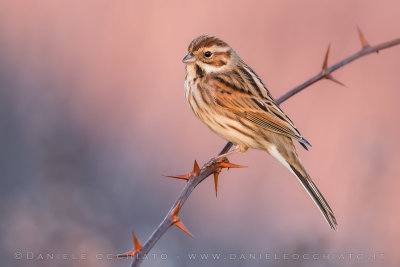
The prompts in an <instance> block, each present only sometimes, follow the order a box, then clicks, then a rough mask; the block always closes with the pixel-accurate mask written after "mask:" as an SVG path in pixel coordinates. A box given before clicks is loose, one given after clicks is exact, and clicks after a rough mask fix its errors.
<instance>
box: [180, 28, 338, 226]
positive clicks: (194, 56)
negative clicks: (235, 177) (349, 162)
mask: <svg viewBox="0 0 400 267" xmlns="http://www.w3.org/2000/svg"><path fill="white" fill-rule="evenodd" d="M188 51H189V53H188V54H187V55H186V56H185V58H184V59H183V62H184V63H186V81H185V97H186V99H187V100H188V102H189V104H190V107H191V108H192V110H193V112H194V113H195V114H196V116H197V117H198V118H199V119H200V120H202V121H203V122H204V123H205V124H206V125H207V126H208V127H209V128H210V129H211V130H213V131H214V132H215V133H217V134H218V135H220V136H221V137H223V138H225V139H226V140H228V141H231V142H232V143H234V144H235V145H236V148H235V149H234V150H232V151H230V152H228V153H227V154H225V155H223V156H227V155H229V154H232V153H234V152H237V151H242V152H244V151H246V150H247V149H248V148H255V149H262V150H265V151H267V152H268V153H269V154H270V155H272V156H273V157H274V158H276V159H277V160H278V161H279V162H280V163H281V164H282V165H283V166H285V167H286V168H287V169H288V170H289V171H291V172H292V173H293V174H294V175H295V176H296V177H297V178H298V179H299V181H300V182H301V184H302V185H303V187H304V188H305V189H306V190H307V192H308V193H309V195H310V196H311V198H312V199H313V200H314V202H315V204H316V205H317V207H318V208H319V210H320V211H321V213H322V214H323V215H324V217H325V219H326V221H327V222H328V223H329V225H330V226H331V227H332V228H333V229H336V227H337V223H336V219H335V216H334V214H333V211H332V209H331V208H330V207H329V205H328V203H327V202H326V200H325V199H324V197H323V196H322V194H321V193H320V191H319V190H318V188H317V187H316V186H315V184H314V183H313V181H312V180H311V178H310V176H309V175H308V174H307V172H306V170H305V169H304V167H303V165H302V164H301V161H300V159H299V157H298V155H297V153H296V149H295V146H294V144H293V142H292V139H295V140H297V141H298V142H299V143H300V144H301V145H302V146H303V147H304V148H305V149H307V145H309V146H311V145H310V143H309V142H308V141H307V140H306V139H304V138H303V137H302V136H301V134H300V132H299V131H298V130H297V129H296V127H295V126H294V124H293V123H292V121H291V120H290V119H289V117H288V116H286V114H285V113H284V112H283V111H282V110H281V109H280V108H279V107H278V105H277V104H276V103H275V101H274V99H273V98H272V96H271V94H270V93H269V91H268V90H267V88H266V87H265V86H264V84H263V83H262V81H261V79H260V78H258V76H257V75H256V74H255V72H254V71H253V70H252V69H251V68H250V67H249V66H247V65H246V63H244V61H243V60H241V59H240V57H239V56H238V54H237V53H236V52H235V51H234V50H233V49H232V48H231V47H230V46H229V45H228V44H227V43H225V42H224V41H222V40H220V39H218V38H216V37H214V36H211V35H202V36H200V37H198V38H196V39H194V40H193V41H192V42H191V43H190V45H189V48H188Z"/></svg>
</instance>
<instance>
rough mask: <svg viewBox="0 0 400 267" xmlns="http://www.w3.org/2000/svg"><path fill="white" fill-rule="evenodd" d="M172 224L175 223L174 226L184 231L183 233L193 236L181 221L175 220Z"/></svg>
mask: <svg viewBox="0 0 400 267" xmlns="http://www.w3.org/2000/svg"><path fill="white" fill-rule="evenodd" d="M174 225H175V226H176V227H178V228H179V229H181V230H182V231H184V232H185V233H187V234H188V235H190V236H191V237H192V238H193V237H194V236H193V235H192V233H191V232H189V230H188V229H186V227H185V226H184V225H183V223H182V222H181V221H177V222H175V223H174Z"/></svg>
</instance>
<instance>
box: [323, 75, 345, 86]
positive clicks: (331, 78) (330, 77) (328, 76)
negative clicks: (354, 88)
mask: <svg viewBox="0 0 400 267" xmlns="http://www.w3.org/2000/svg"><path fill="white" fill-rule="evenodd" d="M325 78H326V79H328V80H331V81H332V82H335V83H337V84H339V85H341V86H344V87H346V85H345V84H344V83H342V82H340V81H338V80H336V78H334V77H333V76H332V74H328V75H326V76H325Z"/></svg>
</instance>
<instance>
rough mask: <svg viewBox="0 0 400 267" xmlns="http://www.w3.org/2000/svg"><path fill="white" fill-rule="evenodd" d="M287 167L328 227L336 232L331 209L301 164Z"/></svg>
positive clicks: (335, 223)
mask: <svg viewBox="0 0 400 267" xmlns="http://www.w3.org/2000/svg"><path fill="white" fill-rule="evenodd" d="M296 165H297V166H296ZM289 166H290V168H291V170H292V171H293V173H294V174H295V175H296V177H297V178H298V179H299V181H300V183H301V184H302V185H303V187H304V189H306V191H307V193H308V194H309V195H310V197H311V198H312V200H313V201H314V203H315V205H317V207H318V209H319V210H320V211H321V213H322V215H324V217H325V220H326V221H327V222H328V224H329V226H330V227H331V228H332V229H334V230H336V229H337V222H336V218H335V215H334V214H333V211H332V209H331V207H329V204H328V202H327V201H326V200H325V198H324V196H323V195H322V194H321V192H320V191H319V190H318V188H317V186H316V185H315V184H314V182H313V181H312V180H311V177H310V176H309V175H308V174H307V172H306V171H305V170H304V168H303V166H302V165H301V163H299V164H295V165H294V164H293V165H292V164H289Z"/></svg>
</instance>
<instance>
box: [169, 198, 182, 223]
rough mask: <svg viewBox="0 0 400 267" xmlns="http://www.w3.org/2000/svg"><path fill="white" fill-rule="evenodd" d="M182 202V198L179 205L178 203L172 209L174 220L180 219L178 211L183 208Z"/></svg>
mask: <svg viewBox="0 0 400 267" xmlns="http://www.w3.org/2000/svg"><path fill="white" fill-rule="evenodd" d="M181 203H182V199H181V200H179V202H178V205H176V207H175V208H174V209H173V210H172V211H171V216H172V220H173V221H179V217H178V213H179V210H180V209H181Z"/></svg>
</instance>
